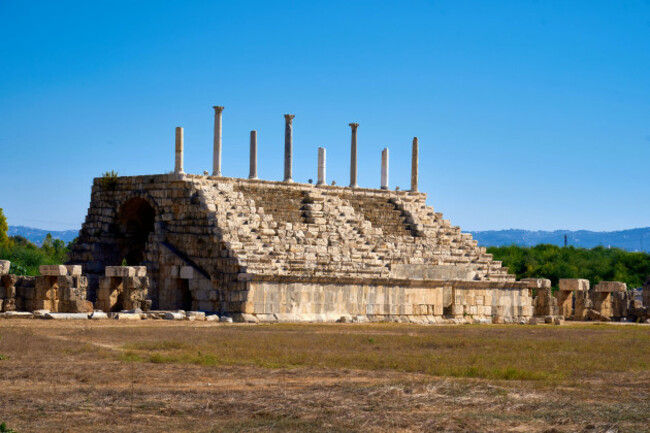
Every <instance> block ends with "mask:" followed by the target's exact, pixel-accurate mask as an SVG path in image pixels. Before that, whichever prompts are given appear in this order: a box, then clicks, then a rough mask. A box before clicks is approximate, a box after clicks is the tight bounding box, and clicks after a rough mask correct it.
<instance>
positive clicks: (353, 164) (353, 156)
mask: <svg viewBox="0 0 650 433" xmlns="http://www.w3.org/2000/svg"><path fill="white" fill-rule="evenodd" d="M358 127H359V124H358V123H350V128H352V143H351V144H350V187H352V188H358V187H359V184H357V128H358Z"/></svg>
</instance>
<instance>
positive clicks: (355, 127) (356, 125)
mask: <svg viewBox="0 0 650 433" xmlns="http://www.w3.org/2000/svg"><path fill="white" fill-rule="evenodd" d="M348 125H349V126H350V127H351V128H352V129H357V128H358V127H359V124H358V123H349V124H348Z"/></svg>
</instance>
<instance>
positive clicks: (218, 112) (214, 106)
mask: <svg viewBox="0 0 650 433" xmlns="http://www.w3.org/2000/svg"><path fill="white" fill-rule="evenodd" d="M212 108H214V112H215V114H220V113H221V112H222V111H223V109H224V108H225V107H222V106H221V105H213V106H212Z"/></svg>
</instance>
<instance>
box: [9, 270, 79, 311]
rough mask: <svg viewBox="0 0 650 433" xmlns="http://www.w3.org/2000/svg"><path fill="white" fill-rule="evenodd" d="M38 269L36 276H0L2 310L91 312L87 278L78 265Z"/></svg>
mask: <svg viewBox="0 0 650 433" xmlns="http://www.w3.org/2000/svg"><path fill="white" fill-rule="evenodd" d="M39 270H40V273H41V275H40V276H38V277H23V276H18V275H12V274H4V275H2V276H1V284H0V310H1V311H24V310H27V311H34V310H49V311H57V312H66V313H79V312H88V311H92V304H91V303H90V302H88V301H87V294H86V287H87V285H88V281H87V279H86V277H85V276H82V275H81V266H63V265H56V266H47V265H44V266H41V267H40V269H39Z"/></svg>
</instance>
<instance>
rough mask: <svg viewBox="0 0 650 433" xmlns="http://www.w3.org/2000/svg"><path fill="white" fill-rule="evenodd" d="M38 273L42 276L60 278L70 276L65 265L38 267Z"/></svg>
mask: <svg viewBox="0 0 650 433" xmlns="http://www.w3.org/2000/svg"><path fill="white" fill-rule="evenodd" d="M38 272H39V273H40V274H41V275H47V276H53V277H54V276H59V275H68V269H67V268H66V267H65V266H64V265H41V266H39V267H38Z"/></svg>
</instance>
